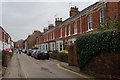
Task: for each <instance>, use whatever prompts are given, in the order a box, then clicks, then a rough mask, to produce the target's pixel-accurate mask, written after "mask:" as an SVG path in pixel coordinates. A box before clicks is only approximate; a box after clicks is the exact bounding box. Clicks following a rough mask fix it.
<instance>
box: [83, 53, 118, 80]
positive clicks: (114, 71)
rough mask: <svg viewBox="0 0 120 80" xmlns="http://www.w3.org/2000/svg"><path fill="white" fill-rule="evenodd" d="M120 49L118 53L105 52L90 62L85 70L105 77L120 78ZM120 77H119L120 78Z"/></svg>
mask: <svg viewBox="0 0 120 80" xmlns="http://www.w3.org/2000/svg"><path fill="white" fill-rule="evenodd" d="M119 53H120V51H118V52H116V53H110V52H104V53H100V55H98V56H97V57H95V58H94V59H92V60H91V61H90V63H88V64H87V65H86V66H85V68H84V69H83V71H85V72H87V73H91V74H95V75H99V76H100V77H103V78H116V79H115V80H119V79H120V75H119V74H120V69H119V67H120V62H119V61H120V54H119ZM118 78H119V79H118Z"/></svg>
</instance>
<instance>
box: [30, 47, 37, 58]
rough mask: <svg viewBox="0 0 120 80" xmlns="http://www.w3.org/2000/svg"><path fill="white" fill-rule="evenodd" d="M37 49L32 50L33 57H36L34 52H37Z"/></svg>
mask: <svg viewBox="0 0 120 80" xmlns="http://www.w3.org/2000/svg"><path fill="white" fill-rule="evenodd" d="M36 51H37V50H36V49H33V50H32V53H31V57H34V54H35V53H36Z"/></svg>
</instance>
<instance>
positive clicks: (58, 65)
mask: <svg viewBox="0 0 120 80" xmlns="http://www.w3.org/2000/svg"><path fill="white" fill-rule="evenodd" d="M57 67H58V68H60V69H63V70H65V71H68V72H71V73H73V74H75V75H77V76H80V77H82V78H89V77H87V76H84V75H82V74H79V73H77V72H75V71H71V70H69V69H66V68H64V67H61V66H60V64H57Z"/></svg>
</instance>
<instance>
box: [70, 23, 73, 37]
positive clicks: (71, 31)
mask: <svg viewBox="0 0 120 80" xmlns="http://www.w3.org/2000/svg"><path fill="white" fill-rule="evenodd" d="M73 34H74V22H73V21H71V22H70V35H71V36H72V35H73Z"/></svg>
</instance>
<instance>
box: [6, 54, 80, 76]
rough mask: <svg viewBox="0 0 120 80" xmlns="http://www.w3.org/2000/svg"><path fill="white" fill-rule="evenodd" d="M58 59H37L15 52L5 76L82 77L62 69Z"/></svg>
mask: <svg viewBox="0 0 120 80" xmlns="http://www.w3.org/2000/svg"><path fill="white" fill-rule="evenodd" d="M59 63H60V61H57V60H53V59H50V60H36V59H34V58H32V57H30V56H27V55H26V54H14V56H13V57H12V60H11V62H10V64H9V67H8V69H7V72H6V75H5V76H4V78H80V76H78V75H76V74H73V73H71V72H68V71H66V70H64V69H62V68H61V67H60V66H59V65H58V64H59Z"/></svg>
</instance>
